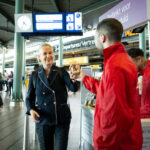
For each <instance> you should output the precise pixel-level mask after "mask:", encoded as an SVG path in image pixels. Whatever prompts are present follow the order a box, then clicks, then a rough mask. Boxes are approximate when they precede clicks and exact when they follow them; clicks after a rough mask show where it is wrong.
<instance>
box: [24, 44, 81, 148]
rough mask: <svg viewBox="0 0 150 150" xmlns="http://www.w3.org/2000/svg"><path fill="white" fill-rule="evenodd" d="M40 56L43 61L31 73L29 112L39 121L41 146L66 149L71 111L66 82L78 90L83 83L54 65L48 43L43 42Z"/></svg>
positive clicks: (27, 102)
mask: <svg viewBox="0 0 150 150" xmlns="http://www.w3.org/2000/svg"><path fill="white" fill-rule="evenodd" d="M38 58H39V59H40V61H41V63H42V65H41V67H40V68H39V69H38V70H37V71H35V72H33V73H32V75H31V77H30V81H29V89H28V95H27V98H26V105H27V112H28V114H31V116H32V119H33V120H34V122H35V123H36V132H37V135H38V139H39V143H40V149H41V150H53V149H54V147H55V149H56V150H67V143H68V133H69V126H70V120H71V112H70V109H69V107H68V105H67V97H68V93H67V89H66V86H67V87H68V89H69V90H71V91H73V92H76V91H77V90H78V89H79V86H80V83H79V82H78V81H75V82H72V81H71V79H70V76H69V74H68V73H67V72H66V71H65V70H64V69H62V68H58V67H56V66H55V65H53V61H54V54H53V49H52V47H51V46H50V45H49V44H44V45H42V46H41V48H40V49H39V56H38ZM35 99H36V101H35ZM54 138H55V145H54Z"/></svg>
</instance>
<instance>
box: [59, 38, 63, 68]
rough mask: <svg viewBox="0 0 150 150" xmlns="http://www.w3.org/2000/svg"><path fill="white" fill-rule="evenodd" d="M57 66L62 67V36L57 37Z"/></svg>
mask: <svg viewBox="0 0 150 150" xmlns="http://www.w3.org/2000/svg"><path fill="white" fill-rule="evenodd" d="M58 66H59V67H62V66H63V40H62V36H60V37H59V53H58Z"/></svg>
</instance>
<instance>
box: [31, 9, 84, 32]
mask: <svg viewBox="0 0 150 150" xmlns="http://www.w3.org/2000/svg"><path fill="white" fill-rule="evenodd" d="M33 32H52V33H55V32H59V33H63V34H65V33H66V34H67V33H77V34H78V33H82V13H81V12H69V13H34V14H33Z"/></svg>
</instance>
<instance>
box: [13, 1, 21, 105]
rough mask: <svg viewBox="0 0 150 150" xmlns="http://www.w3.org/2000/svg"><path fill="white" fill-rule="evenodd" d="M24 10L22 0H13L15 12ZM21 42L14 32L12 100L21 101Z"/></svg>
mask: <svg viewBox="0 0 150 150" xmlns="http://www.w3.org/2000/svg"><path fill="white" fill-rule="evenodd" d="M23 12H24V0H15V13H16V14H17V13H23ZM23 42H24V38H23V37H22V36H21V33H16V32H15V37H14V49H15V57H14V59H15V60H14V79H13V99H12V102H21V101H23V97H22V65H23Z"/></svg>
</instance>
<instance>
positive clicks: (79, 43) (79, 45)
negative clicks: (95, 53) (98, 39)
mask: <svg viewBox="0 0 150 150" xmlns="http://www.w3.org/2000/svg"><path fill="white" fill-rule="evenodd" d="M92 48H95V41H94V37H93V36H91V37H87V38H83V39H80V40H75V41H71V42H67V43H64V44H63V51H64V52H67V51H75V50H83V49H92ZM53 51H54V52H58V51H59V45H54V46H53Z"/></svg>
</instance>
